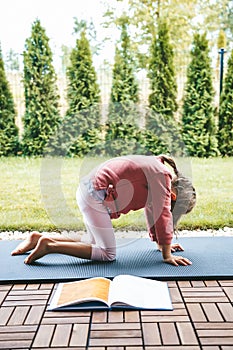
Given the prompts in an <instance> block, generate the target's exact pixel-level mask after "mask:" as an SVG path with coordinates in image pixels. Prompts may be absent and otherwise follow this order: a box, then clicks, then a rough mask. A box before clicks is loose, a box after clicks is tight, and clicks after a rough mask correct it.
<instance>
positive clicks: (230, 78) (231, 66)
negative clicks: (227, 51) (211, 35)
mask: <svg viewBox="0 0 233 350" xmlns="http://www.w3.org/2000/svg"><path fill="white" fill-rule="evenodd" d="M218 129H219V130H218V144H219V150H220V152H221V154H222V155H223V156H231V157H232V156H233V50H232V51H231V55H230V57H229V59H228V64H227V73H226V76H225V80H224V85H223V91H222V93H221V97H220V110H219V123H218Z"/></svg>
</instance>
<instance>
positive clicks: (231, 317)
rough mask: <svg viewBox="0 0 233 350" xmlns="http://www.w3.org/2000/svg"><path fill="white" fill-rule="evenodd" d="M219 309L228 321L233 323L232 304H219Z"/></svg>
mask: <svg viewBox="0 0 233 350" xmlns="http://www.w3.org/2000/svg"><path fill="white" fill-rule="evenodd" d="M218 307H219V309H220V311H221V312H222V315H223V317H224V319H225V320H226V321H229V322H233V305H232V304H230V303H219V304H218Z"/></svg>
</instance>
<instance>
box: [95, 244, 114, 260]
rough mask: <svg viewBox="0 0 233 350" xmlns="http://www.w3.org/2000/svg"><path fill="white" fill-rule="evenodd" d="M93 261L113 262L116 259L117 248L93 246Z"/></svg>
mask: <svg viewBox="0 0 233 350" xmlns="http://www.w3.org/2000/svg"><path fill="white" fill-rule="evenodd" d="M91 259H92V260H98V261H113V260H115V259H116V248H101V247H98V246H92V255H91Z"/></svg>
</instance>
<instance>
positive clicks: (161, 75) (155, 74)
mask: <svg viewBox="0 0 233 350" xmlns="http://www.w3.org/2000/svg"><path fill="white" fill-rule="evenodd" d="M173 58H174V54H173V47H172V45H171V43H170V39H169V31H168V26H167V22H166V21H165V20H162V19H160V20H159V26H158V32H157V35H156V36H155V37H154V38H153V40H152V44H151V51H150V58H149V70H148V77H149V79H150V91H151V93H150V95H149V110H148V112H147V114H146V129H147V130H151V131H152V132H153V133H154V134H155V135H156V136H157V138H158V141H159V143H160V144H165V145H166V148H167V149H170V151H173V153H176V150H178V149H179V148H180V142H181V140H180V134H179V130H178V128H177V127H176V121H175V112H176V111H177V107H178V106H177V102H176V98H177V86H176V78H175V69H174V61H173ZM161 138H162V139H163V141H162V140H161Z"/></svg>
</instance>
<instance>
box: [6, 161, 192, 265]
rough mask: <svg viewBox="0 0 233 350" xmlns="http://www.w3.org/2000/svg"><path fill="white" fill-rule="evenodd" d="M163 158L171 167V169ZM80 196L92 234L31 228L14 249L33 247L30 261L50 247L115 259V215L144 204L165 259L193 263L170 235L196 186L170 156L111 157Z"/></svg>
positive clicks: (92, 175) (82, 183) (54, 250)
mask: <svg viewBox="0 0 233 350" xmlns="http://www.w3.org/2000/svg"><path fill="white" fill-rule="evenodd" d="M165 163H167V164H168V165H170V166H171V167H172V168H173V171H174V174H173V175H172V173H171V172H170V170H169V168H168V167H167V166H166V165H165ZM76 198H77V203H78V206H79V209H80V211H81V213H82V215H83V220H84V223H85V226H86V230H87V233H88V239H84V238H83V237H82V238H81V239H80V240H72V239H71V238H67V237H63V236H58V237H48V236H46V235H42V234H41V233H39V232H32V233H31V235H30V236H29V237H28V238H27V239H26V240H25V241H24V242H22V243H21V244H20V245H19V246H18V247H17V248H16V249H15V250H14V251H13V252H12V255H18V254H24V253H25V252H27V251H30V250H32V252H31V253H30V254H29V255H28V256H27V258H26V259H25V263H26V264H31V263H32V262H33V261H35V260H37V259H39V258H41V257H43V256H44V255H46V254H49V253H60V254H67V255H72V256H76V257H79V258H83V259H91V260H99V261H112V260H114V259H115V258H116V241H115V235H114V229H113V226H112V221H111V220H112V219H116V218H118V217H119V216H120V215H121V214H126V213H128V212H129V211H130V210H138V209H141V208H144V211H145V217H146V223H147V228H148V233H149V236H150V239H151V240H152V241H155V242H156V243H157V246H158V249H159V250H160V251H161V252H162V256H163V260H164V262H166V263H169V264H172V265H176V266H177V265H190V264H191V261H189V260H188V259H187V258H185V257H182V256H177V255H173V254H172V252H174V251H182V250H183V248H182V247H181V246H180V244H178V243H176V244H172V238H173V232H174V230H175V229H176V226H177V223H178V220H179V219H180V217H181V215H182V214H186V213H189V212H190V211H191V210H192V209H193V207H194V205H195V203H196V192H195V189H194V187H193V185H192V183H191V181H190V180H189V179H188V178H186V177H184V176H183V175H182V174H181V173H180V172H179V171H178V169H177V166H176V163H175V161H174V160H173V159H172V158H171V157H168V156H165V155H160V156H141V155H132V156H124V157H116V158H113V159H111V160H108V161H106V162H104V163H103V164H101V165H100V166H99V167H98V168H97V169H95V170H94V171H92V172H91V173H90V174H89V175H88V176H86V177H85V178H83V179H82V181H80V185H79V188H78V190H77V196H76Z"/></svg>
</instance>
